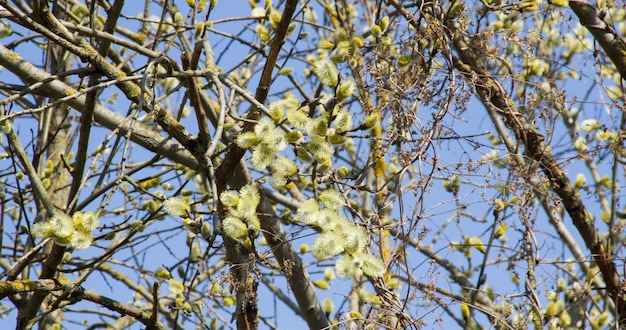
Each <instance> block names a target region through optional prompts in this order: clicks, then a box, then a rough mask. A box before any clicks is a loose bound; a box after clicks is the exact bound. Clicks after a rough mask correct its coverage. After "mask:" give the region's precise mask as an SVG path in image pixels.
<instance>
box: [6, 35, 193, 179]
mask: <svg viewBox="0 0 626 330" xmlns="http://www.w3.org/2000/svg"><path fill="white" fill-rule="evenodd" d="M0 65H2V66H3V67H5V68H6V69H8V70H9V71H11V72H13V73H14V74H15V75H17V76H18V77H20V79H22V80H23V81H25V82H26V83H28V84H33V83H35V82H46V83H44V84H42V85H41V86H40V87H39V90H38V91H33V93H35V94H36V93H38V92H40V93H42V94H45V95H46V96H48V97H50V98H52V99H61V98H66V97H67V96H71V95H78V91H77V90H75V89H74V88H72V87H71V86H69V85H67V84H65V83H63V82H62V81H60V80H58V79H53V78H52V77H51V75H50V74H49V73H47V72H45V71H43V70H41V69H39V68H37V67H36V66H34V65H33V64H31V63H29V62H27V61H24V60H23V59H22V58H21V57H20V56H19V55H18V54H16V53H14V52H12V51H10V50H9V49H7V48H5V47H4V46H2V45H0ZM85 102H86V97H85V96H84V95H79V96H77V97H75V98H70V99H68V100H67V101H66V103H67V104H68V105H69V106H71V107H72V108H74V109H76V110H78V111H79V112H83V111H84V108H85ZM93 116H94V120H95V121H96V122H97V123H98V124H100V125H102V126H104V127H106V128H108V129H110V130H112V131H115V130H118V132H119V134H120V135H123V136H126V135H127V134H128V133H129V131H131V129H132V132H131V134H130V139H131V140H132V141H133V142H135V143H137V144H139V145H140V146H142V147H144V148H146V149H148V150H150V151H152V152H154V153H156V154H159V155H161V156H163V157H165V158H168V159H171V160H173V161H175V162H177V163H179V164H183V165H185V166H187V167H190V168H193V169H196V168H198V162H197V161H196V159H194V158H193V156H192V155H191V154H190V153H189V152H187V151H186V150H185V149H184V148H183V147H182V146H181V145H180V144H178V143H176V142H175V141H172V140H171V139H169V138H164V137H163V136H161V135H160V134H158V133H157V132H154V131H149V130H146V129H142V128H140V127H138V126H137V125H135V126H134V127H131V123H130V122H129V121H128V120H127V118H125V117H123V116H121V115H120V114H118V113H116V112H113V111H111V110H108V109H107V108H105V107H103V106H101V105H98V104H96V106H95V108H94V111H93Z"/></svg>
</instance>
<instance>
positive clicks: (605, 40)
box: [569, 0, 626, 79]
mask: <svg viewBox="0 0 626 330" xmlns="http://www.w3.org/2000/svg"><path fill="white" fill-rule="evenodd" d="M569 6H570V8H571V9H572V11H574V13H575V14H576V16H578V19H579V21H580V24H582V25H583V26H584V27H586V28H587V30H589V32H591V34H592V35H593V38H594V39H595V40H596V42H598V44H599V45H600V47H602V49H603V50H604V52H605V53H606V55H607V56H608V57H609V58H610V59H611V62H613V64H615V67H616V68H617V71H619V73H620V75H621V76H622V79H624V78H626V56H625V55H624V54H626V41H624V39H623V38H622V36H621V35H620V34H619V33H618V32H617V31H615V29H614V28H613V27H612V26H610V25H608V24H607V23H606V22H605V21H604V20H603V19H602V18H600V13H599V12H598V10H597V8H596V7H594V6H592V5H590V4H588V3H586V2H585V1H584V0H570V2H569Z"/></svg>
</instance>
